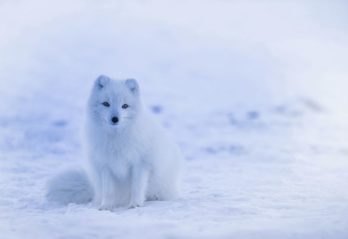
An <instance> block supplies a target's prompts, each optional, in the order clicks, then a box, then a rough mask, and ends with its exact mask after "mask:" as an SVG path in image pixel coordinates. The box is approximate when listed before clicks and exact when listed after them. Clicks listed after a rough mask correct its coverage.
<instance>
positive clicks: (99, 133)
mask: <svg viewBox="0 0 348 239" xmlns="http://www.w3.org/2000/svg"><path fill="white" fill-rule="evenodd" d="M103 102H108V103H109V106H108V107H107V106H105V105H103ZM124 104H128V105H129V107H128V108H127V109H123V108H122V105H124ZM113 117H117V118H118V119H119V121H118V122H117V124H114V123H113V122H112V118H113ZM86 126H87V127H86V132H87V136H86V138H87V149H88V155H89V157H88V166H89V167H88V176H89V181H90V182H91V184H92V188H93V202H94V204H95V205H96V206H97V207H98V208H99V209H101V210H112V209H113V208H115V207H119V206H128V207H130V208H132V207H138V206H142V205H143V204H144V202H145V200H169V199H174V198H175V197H177V195H178V179H179V171H180V166H181V163H182V157H181V155H180V152H179V150H178V148H177V146H176V145H175V144H174V143H173V142H171V141H170V140H169V139H168V138H167V136H166V135H165V133H164V132H163V129H162V128H161V127H160V126H159V125H158V124H157V122H155V120H153V119H152V117H151V115H149V113H148V112H146V111H145V110H144V108H143V106H142V103H141V100H140V89H139V85H138V83H137V82H136V81H135V80H133V79H128V80H113V79H110V78H109V77H107V76H100V77H98V79H97V80H96V81H95V83H94V86H93V89H92V92H91V95H90V98H89V101H88V107H87V124H86ZM81 176H83V175H80V177H81ZM58 178H61V177H58ZM75 180H80V181H82V182H84V181H86V180H87V179H86V178H85V177H81V178H80V179H75ZM56 181H57V184H59V183H60V182H61V181H63V183H64V182H65V181H66V180H59V179H58V180H56ZM65 184H66V183H65ZM71 186H74V187H76V186H77V185H76V183H75V185H71ZM65 187H66V186H65ZM56 188H57V187H56ZM76 189H78V187H76ZM51 191H57V190H51ZM59 193H61V192H59ZM59 193H57V194H59ZM66 194H67V195H65V196H63V198H68V197H69V196H70V195H71V193H66ZM86 195H87V194H86ZM58 198H59V197H58ZM65 201H67V200H65ZM85 201H88V200H85Z"/></svg>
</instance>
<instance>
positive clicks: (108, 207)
mask: <svg viewBox="0 0 348 239" xmlns="http://www.w3.org/2000/svg"><path fill="white" fill-rule="evenodd" d="M113 208H114V207H113V206H112V205H107V204H102V205H100V206H99V208H98V210H99V211H112V209H113Z"/></svg>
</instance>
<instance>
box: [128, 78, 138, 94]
mask: <svg viewBox="0 0 348 239" xmlns="http://www.w3.org/2000/svg"><path fill="white" fill-rule="evenodd" d="M126 86H127V87H128V89H129V90H130V91H131V92H132V93H133V94H139V84H138V82H137V81H136V80H135V79H127V80H126Z"/></svg>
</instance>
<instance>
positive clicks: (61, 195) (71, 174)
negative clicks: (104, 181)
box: [46, 170, 93, 204]
mask: <svg viewBox="0 0 348 239" xmlns="http://www.w3.org/2000/svg"><path fill="white" fill-rule="evenodd" d="M47 187H48V191H47V195H46V196H47V199H48V200H49V201H52V202H55V203H58V204H68V203H77V204H82V203H88V202H90V201H91V200H92V199H93V189H92V187H91V185H90V182H89V181H88V178H87V175H86V173H85V172H84V171H83V170H69V171H66V172H63V173H61V174H59V175H58V176H57V177H55V178H53V179H52V180H50V181H49V182H48V184H47Z"/></svg>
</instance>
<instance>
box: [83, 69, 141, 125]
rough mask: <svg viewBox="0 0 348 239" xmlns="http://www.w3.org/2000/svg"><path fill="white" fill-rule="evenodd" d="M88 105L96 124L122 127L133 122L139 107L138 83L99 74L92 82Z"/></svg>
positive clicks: (132, 80)
mask: <svg viewBox="0 0 348 239" xmlns="http://www.w3.org/2000/svg"><path fill="white" fill-rule="evenodd" d="M88 107H89V113H90V114H91V115H90V116H91V117H92V118H93V120H94V121H95V122H97V124H99V125H101V126H104V127H106V128H114V129H122V128H124V127H125V126H127V125H129V124H131V123H132V122H134V120H135V119H136V118H137V116H138V114H139V111H140V109H141V108H140V96H139V85H138V83H137V81H136V80H134V79H126V80H114V79H111V78H109V77H107V76H104V75H101V76H99V77H98V78H97V79H96V80H95V82H94V86H93V89H92V93H91V96H90V99H89V105H88Z"/></svg>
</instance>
